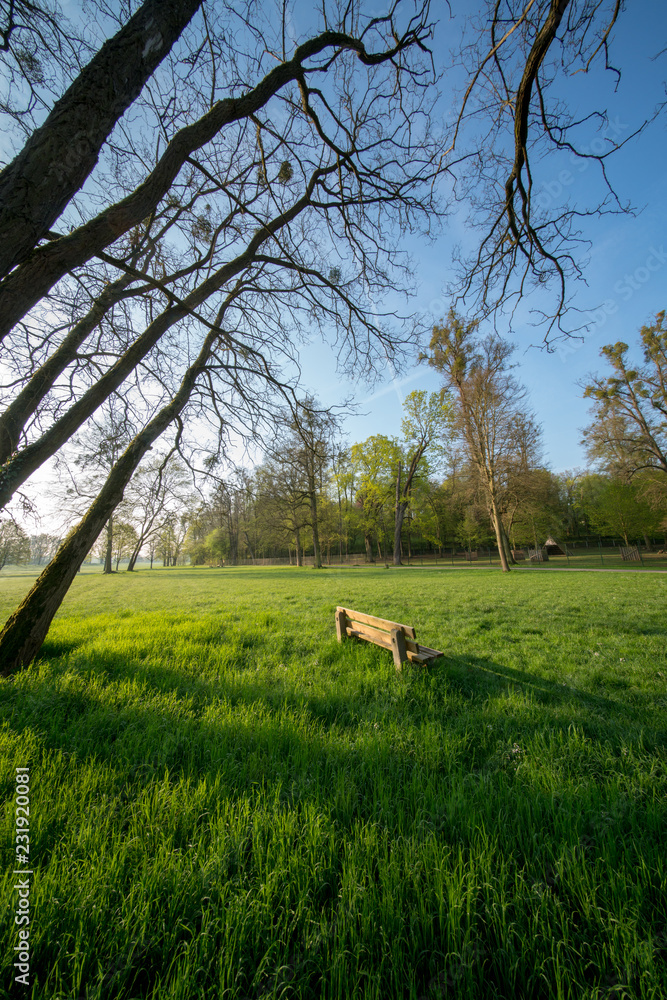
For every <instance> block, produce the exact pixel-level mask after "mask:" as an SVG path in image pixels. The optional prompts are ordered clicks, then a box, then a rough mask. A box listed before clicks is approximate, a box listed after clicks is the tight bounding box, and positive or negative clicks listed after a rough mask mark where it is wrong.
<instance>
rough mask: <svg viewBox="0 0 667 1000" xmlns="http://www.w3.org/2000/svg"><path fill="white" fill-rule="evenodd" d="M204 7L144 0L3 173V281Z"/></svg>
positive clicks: (182, 0) (189, 1) (193, 0)
mask: <svg viewBox="0 0 667 1000" xmlns="http://www.w3.org/2000/svg"><path fill="white" fill-rule="evenodd" d="M200 5H201V0H146V2H145V3H144V4H142V6H141V7H140V8H139V10H138V11H137V12H136V14H134V16H133V17H131V18H130V20H129V21H128V22H127V24H126V25H124V26H123V27H122V28H121V29H120V31H119V32H118V33H117V34H116V35H114V37H113V38H111V39H109V41H107V42H105V43H104V45H103V46H102V48H101V49H100V50H99V52H98V53H97V54H96V55H95V56H94V57H93V59H92V60H91V61H90V62H89V63H88V65H87V66H86V67H85V69H83V70H82V71H81V73H80V74H79V76H78V77H77V78H76V80H75V81H74V83H72V85H71V86H70V87H69V88H68V90H66V91H65V93H64V94H63V96H62V97H61V98H60V100H59V101H57V103H56V104H55V106H54V108H53V110H52V111H51V113H50V114H49V115H48V117H47V119H46V121H45V122H44V124H43V125H41V126H40V128H38V129H36V130H35V132H33V134H32V135H31V137H30V138H29V139H28V141H27V142H26V144H25V146H24V147H23V149H22V150H21V152H20V153H19V154H18V156H16V158H15V159H14V160H13V161H12V162H11V163H10V164H9V165H8V166H7V167H5V169H4V170H3V171H2V173H1V174H0V276H2V277H4V275H6V274H7V273H8V272H9V271H10V270H11V269H12V268H13V267H15V266H16V265H17V264H19V263H21V261H23V260H25V258H26V257H27V256H28V254H30V252H31V251H32V250H33V248H34V247H35V246H36V244H37V243H38V242H39V241H40V240H41V239H43V237H44V236H46V234H47V233H48V231H49V230H50V228H51V226H52V225H53V223H54V222H55V221H56V219H58V218H59V216H60V215H61V213H62V211H63V210H64V208H65V206H66V205H67V203H68V202H69V201H70V199H71V198H72V197H73V196H74V195H75V194H76V192H77V191H78V190H79V189H80V188H81V187H82V185H83V183H84V181H85V180H86V178H87V177H88V175H89V174H90V173H91V171H92V170H93V168H94V167H95V164H96V163H97V160H98V157H99V153H100V149H101V148H102V146H103V144H104V142H105V141H106V139H107V138H108V136H109V134H110V133H111V131H112V130H113V128H114V126H115V124H116V122H117V121H118V119H119V118H120V117H121V116H122V115H123V114H124V112H125V111H126V110H127V108H128V107H129V106H130V105H131V104H132V103H133V102H134V101H135V100H136V98H137V97H138V96H139V93H140V92H141V90H142V88H143V86H144V84H145V83H146V81H147V80H148V79H149V77H151V76H152V74H153V72H154V71H155V69H156V68H157V67H158V66H159V64H160V63H161V62H162V60H163V59H164V57H165V56H166V55H167V53H168V52H169V51H170V49H171V47H172V45H173V44H174V42H175V41H176V39H177V38H178V37H179V35H180V34H181V32H182V31H183V29H184V28H185V26H186V25H187V23H188V22H189V21H190V19H191V18H192V16H193V14H194V13H195V11H196V10H197V8H198V7H199V6H200Z"/></svg>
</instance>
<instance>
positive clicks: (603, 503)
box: [590, 479, 659, 545]
mask: <svg viewBox="0 0 667 1000" xmlns="http://www.w3.org/2000/svg"><path fill="white" fill-rule="evenodd" d="M590 520H591V524H592V526H593V527H594V528H595V530H596V531H597V532H599V534H601V535H612V536H617V537H618V536H619V535H620V536H621V537H622V538H623V541H624V542H625V544H626V545H629V544H630V542H631V541H637V540H639V539H640V538H646V537H647V536H649V535H652V534H654V533H656V532H657V531H658V529H659V515H658V514H657V513H656V511H655V509H654V508H652V507H651V506H650V505H649V504H648V503H647V502H646V501H645V500H643V499H642V496H641V491H640V487H639V485H638V484H637V483H636V482H623V481H622V480H620V479H607V480H606V482H604V483H603V484H602V486H601V489H600V490H599V491H598V493H597V496H596V497H595V499H594V500H593V502H592V504H591V507H590Z"/></svg>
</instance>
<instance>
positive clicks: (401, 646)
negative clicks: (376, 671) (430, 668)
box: [391, 628, 408, 670]
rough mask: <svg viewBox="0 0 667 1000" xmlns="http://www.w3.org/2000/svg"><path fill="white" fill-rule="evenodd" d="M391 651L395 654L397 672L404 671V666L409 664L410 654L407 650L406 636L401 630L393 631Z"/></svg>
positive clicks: (395, 629) (394, 629)
mask: <svg viewBox="0 0 667 1000" xmlns="http://www.w3.org/2000/svg"><path fill="white" fill-rule="evenodd" d="M391 651H392V653H393V654H394V666H395V667H396V669H397V670H402V669H403V664H404V663H406V662H407V659H408V653H407V650H406V648H405V636H404V635H403V630H402V629H400V628H393V629H392V630H391Z"/></svg>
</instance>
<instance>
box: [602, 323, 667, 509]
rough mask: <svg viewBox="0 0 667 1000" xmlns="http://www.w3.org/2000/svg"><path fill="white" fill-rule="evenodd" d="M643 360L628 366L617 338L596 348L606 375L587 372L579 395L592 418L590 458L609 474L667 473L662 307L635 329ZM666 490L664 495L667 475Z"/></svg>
mask: <svg viewBox="0 0 667 1000" xmlns="http://www.w3.org/2000/svg"><path fill="white" fill-rule="evenodd" d="M640 340H641V349H642V354H643V363H642V364H639V365H633V364H632V362H631V361H630V359H629V357H628V352H629V347H628V345H627V344H625V343H623V342H622V341H618V342H617V343H615V344H607V345H606V346H605V347H603V348H602V350H601V352H600V353H601V355H602V356H603V357H604V358H606V360H607V362H608V363H609V365H610V366H611V369H612V374H611V375H591V376H590V377H589V380H588V384H586V385H585V386H584V396H585V397H586V398H588V399H591V400H592V401H593V420H592V422H591V424H590V425H589V426H588V427H587V428H586V430H585V431H584V442H585V444H586V445H587V448H588V456H589V458H590V459H592V460H594V461H597V462H599V463H600V464H601V465H602V467H603V468H606V469H607V470H608V471H610V472H612V473H622V474H624V475H626V476H634V475H636V474H637V473H638V472H641V471H645V470H650V471H653V472H657V473H660V474H662V475H665V476H666V477H667V326H666V325H665V311H664V310H663V311H662V312H659V313H658V314H657V316H656V319H655V323H653V324H651V325H650V326H643V327H642V328H641V331H640ZM665 482H666V486H665V493H666V495H667V479H666V481H665Z"/></svg>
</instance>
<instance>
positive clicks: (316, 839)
mask: <svg viewBox="0 0 667 1000" xmlns="http://www.w3.org/2000/svg"><path fill="white" fill-rule="evenodd" d="M27 584H28V579H27V578H26V576H21V575H14V576H7V577H4V576H3V577H1V578H0V614H2V616H3V618H4V616H6V615H7V614H9V612H10V611H11V610H13V608H14V607H15V605H16V603H17V601H18V599H19V598H20V596H21V595H22V594H23V593H24V592H25V590H26V587H27ZM666 599H667V577H665V576H659V575H652V574H627V575H626V574H615V573H610V574H592V573H591V574H588V573H571V574H568V573H547V572H545V571H542V570H535V571H531V569H529V568H521V569H519V570H517V571H515V572H514V573H512V574H511V575H510V576H509V577H507V578H503V577H502V576H501V574H500V573H499V571H498V569H497V568H485V567H484V566H475V567H456V568H448V567H437V568H436V567H428V568H427V567H424V568H419V567H411V568H405V569H402V570H395V569H391V570H388V571H387V570H385V569H384V567H379V568H377V569H375V568H372V569H371V568H348V569H342V570H339V569H330V570H322V571H314V570H312V569H302V570H297V569H296V568H289V567H279V568H266V569H260V568H254V569H253V568H243V569H231V568H227V569H224V570H210V569H188V568H185V569H177V570H153V571H152V572H150V571H148V570H144V571H142V572H140V573H137V574H133V575H129V574H123V573H121V574H118V575H117V576H113V577H111V578H104V577H102V576H101V575H100V574H99V572H98V573H95V574H92V573H89V574H83V575H82V576H80V577H79V578H78V579H77V580H76V581H75V584H74V586H73V587H72V590H71V592H70V595H69V596H68V598H67V601H66V603H65V605H64V607H63V609H62V611H61V613H60V614H59V616H58V617H57V619H56V621H55V623H54V625H53V628H52V630H51V633H50V635H49V639H48V642H47V644H46V646H45V647H44V650H43V655H42V658H41V660H40V661H39V663H38V664H36V665H35V666H34V667H33V668H31V669H30V670H29V671H27V672H24V673H22V674H21V675H18V676H16V677H15V678H11V679H5V680H2V681H0V781H1V782H2V790H3V802H4V803H5V805H4V809H3V814H2V836H1V838H0V843H2V845H3V867H2V875H1V877H2V880H3V881H2V894H3V900H5V901H6V905H7V907H8V912H9V913H10V914H13V912H14V909H15V905H16V895H15V893H14V892H13V890H12V886H13V885H14V881H15V876H14V875H12V869H13V867H14V854H13V831H14V805H13V795H14V769H15V767H16V766H17V765H25V764H29V765H30V767H31V790H30V799H31V801H30V838H31V861H32V866H33V869H34V872H35V874H34V878H33V888H32V896H31V907H32V922H31V924H30V929H31V937H30V946H31V960H30V961H31V974H32V983H33V985H32V986H31V988H30V989H22V988H20V987H19V988H13V983H12V979H13V975H14V971H13V968H12V963H13V962H14V960H15V959H14V958H13V955H14V952H13V950H12V949H13V947H14V945H15V944H16V942H17V932H16V928H15V927H14V924H13V921H12V920H11V919H8V920H5V921H3V924H2V929H1V930H0V936H1V937H2V942H1V947H0V961H1V962H2V975H1V977H0V996H2V997H9V996H17V995H21V996H25V997H31V998H32V1000H37V998H40V1000H42V998H48V1000H75V998H86V1000H115V998H118V1000H120V998H123V1000H133V998H149V997H150V998H154V1000H158V998H159V1000H192V998H195V997H196V998H206V1000H209V998H210V1000H217V998H229V1000H250V998H253V1000H260V998H261V1000H269V998H275V1000H278V998H280V1000H289V998H311V997H312V998H316V997H317V998H320V997H321V998H327V1000H329V998H332V1000H333V998H338V1000H353V998H377V1000H391V998H399V997H400V998H406V1000H407V998H410V1000H438V998H444V997H452V998H457V1000H458V998H470V1000H472V998H487V997H489V998H491V997H496V998H536V1000H542V998H552V997H553V998H572V1000H589V998H590V1000H593V998H598V1000H602V998H606V1000H621V998H623V997H628V998H640V997H641V998H656V1000H657V998H664V997H666V996H667V836H666V832H667V753H666V748H667V690H666V684H667V642H666V638H667V622H666V615H665V608H666V605H667V600H666ZM338 603H341V604H345V605H347V606H350V607H353V608H357V609H358V610H363V611H367V612H369V613H371V614H379V615H382V616H383V617H388V618H395V619H397V620H399V621H403V622H407V623H409V624H413V625H415V627H416V629H417V636H418V638H419V639H420V640H422V641H423V642H424V643H426V644H428V645H430V646H435V647H436V648H439V649H442V650H444V651H445V652H446V657H445V658H444V659H442V660H439V661H437V662H436V663H435V664H433V665H431V666H430V667H428V668H426V669H415V668H412V667H408V668H406V669H405V670H404V671H403V673H402V674H400V675H397V674H396V673H395V670H394V667H393V662H392V657H391V654H390V653H389V652H387V651H384V650H381V649H378V648H376V647H371V646H368V645H364V644H361V643H355V642H354V641H352V640H348V641H347V642H345V643H343V644H342V645H339V644H338V643H337V642H336V639H335V629H334V608H335V605H336V604H338Z"/></svg>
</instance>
